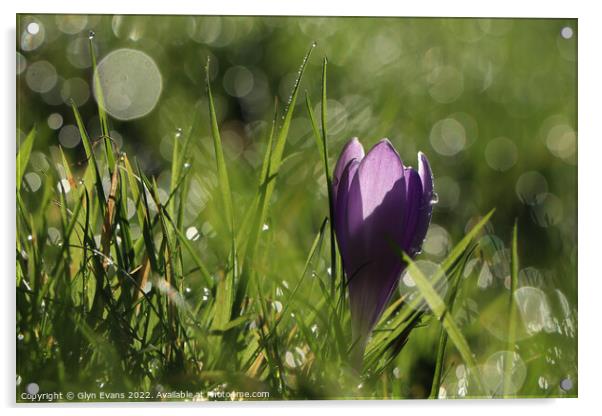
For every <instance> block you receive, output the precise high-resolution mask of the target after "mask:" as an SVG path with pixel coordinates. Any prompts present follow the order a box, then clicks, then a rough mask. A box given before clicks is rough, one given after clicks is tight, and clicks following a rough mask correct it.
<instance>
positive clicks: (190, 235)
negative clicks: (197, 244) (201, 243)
mask: <svg viewBox="0 0 602 416" xmlns="http://www.w3.org/2000/svg"><path fill="white" fill-rule="evenodd" d="M186 238H187V239H189V240H191V241H197V240H198V239H199V238H201V234H199V230H198V229H197V228H196V227H194V226H192V227H188V228H187V229H186Z"/></svg>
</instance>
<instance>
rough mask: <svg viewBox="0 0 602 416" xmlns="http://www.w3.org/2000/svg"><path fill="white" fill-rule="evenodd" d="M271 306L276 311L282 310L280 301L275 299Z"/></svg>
mask: <svg viewBox="0 0 602 416" xmlns="http://www.w3.org/2000/svg"><path fill="white" fill-rule="evenodd" d="M272 307H273V308H274V310H275V311H276V313H280V312H282V302H280V301H277V300H275V301H273V302H272Z"/></svg>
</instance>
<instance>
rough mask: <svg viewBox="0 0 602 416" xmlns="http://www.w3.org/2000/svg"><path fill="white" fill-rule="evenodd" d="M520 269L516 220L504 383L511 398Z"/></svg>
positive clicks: (505, 395) (516, 224)
mask: <svg viewBox="0 0 602 416" xmlns="http://www.w3.org/2000/svg"><path fill="white" fill-rule="evenodd" d="M518 269H519V259H518V223H517V221H515V222H514V228H513V230H512V259H511V270H510V298H509V301H508V344H507V345H508V346H507V348H506V350H507V351H508V353H509V354H510V356H509V357H508V356H507V357H506V359H505V360H504V385H503V389H504V390H503V391H504V394H503V397H504V398H509V397H512V395H510V394H509V393H508V391H510V386H511V384H512V366H513V364H514V363H513V355H514V351H515V349H516V346H515V344H516V324H517V316H516V311H517V309H516V307H515V299H514V295H515V293H516V289H518Z"/></svg>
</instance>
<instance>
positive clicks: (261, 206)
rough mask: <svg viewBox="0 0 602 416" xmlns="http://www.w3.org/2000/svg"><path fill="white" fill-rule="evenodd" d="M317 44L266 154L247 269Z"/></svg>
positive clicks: (238, 298)
mask: <svg viewBox="0 0 602 416" xmlns="http://www.w3.org/2000/svg"><path fill="white" fill-rule="evenodd" d="M315 46H316V45H315V44H313V45H312V46H311V48H310V49H309V51H308V52H307V53H306V54H305V57H304V58H303V62H302V63H301V67H300V68H299V72H298V75H297V79H296V80H295V85H294V86H293V91H292V94H291V98H290V101H289V104H288V107H287V108H286V111H285V115H284V117H283V122H282V126H281V127H280V131H279V132H278V135H277V136H276V140H275V142H274V144H273V146H269V147H268V148H267V150H266V152H269V159H267V155H266V160H269V162H268V163H267V164H266V163H265V162H266V160H264V167H266V166H267V169H266V170H265V173H266V174H265V175H264V173H262V177H263V179H264V180H263V181H261V183H260V187H259V196H258V203H257V213H256V215H255V218H254V221H253V225H252V230H251V233H250V236H249V241H248V243H247V248H246V252H247V254H246V256H245V260H244V264H245V268H246V270H247V271H248V270H249V268H251V269H252V268H253V267H254V262H255V254H256V251H257V245H258V241H259V236H260V235H261V228H262V227H263V224H265V222H266V219H267V215H268V209H269V206H270V201H271V197H272V193H273V192H274V188H275V186H276V181H275V179H276V177H277V175H278V172H279V170H280V166H281V164H282V156H283V154H284V147H285V144H286V139H287V137H288V131H289V128H290V125H291V121H292V119H293V113H294V109H295V104H296V102H297V96H298V94H299V85H300V83H301V78H302V77H303V74H304V72H305V68H306V65H307V61H308V60H309V57H310V55H311V52H312V51H313V49H314V48H315ZM272 134H273V131H272ZM262 170H263V168H262ZM260 179H262V178H260ZM248 275H249V273H248V272H245V271H243V274H242V276H243V278H242V279H241V284H240V285H239V288H238V291H237V295H236V302H237V303H240V302H241V300H242V298H243V294H244V293H245V292H246V286H247V284H248V282H247V280H248ZM245 276H247V277H245Z"/></svg>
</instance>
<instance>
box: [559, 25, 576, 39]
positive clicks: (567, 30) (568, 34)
mask: <svg viewBox="0 0 602 416" xmlns="http://www.w3.org/2000/svg"><path fill="white" fill-rule="evenodd" d="M560 36H562V37H563V38H564V39H570V38H572V37H573V28H571V27H569V26H565V27H563V28H562V29H561V30H560Z"/></svg>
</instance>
